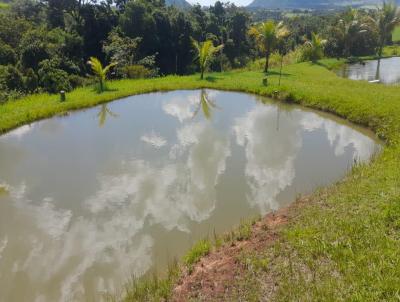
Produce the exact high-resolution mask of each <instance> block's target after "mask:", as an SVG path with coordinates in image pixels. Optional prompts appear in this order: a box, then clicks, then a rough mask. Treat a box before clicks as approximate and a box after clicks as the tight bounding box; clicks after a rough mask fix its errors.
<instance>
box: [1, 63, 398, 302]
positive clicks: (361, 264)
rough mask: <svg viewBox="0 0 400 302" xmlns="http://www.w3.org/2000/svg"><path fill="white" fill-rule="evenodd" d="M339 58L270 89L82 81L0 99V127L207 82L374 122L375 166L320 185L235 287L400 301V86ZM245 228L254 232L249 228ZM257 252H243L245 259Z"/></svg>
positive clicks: (213, 78)
mask: <svg viewBox="0 0 400 302" xmlns="http://www.w3.org/2000/svg"><path fill="white" fill-rule="evenodd" d="M338 63H340V61H339V62H338V61H336V60H323V61H321V62H320V63H319V64H310V63H301V64H294V65H288V66H285V67H284V70H283V72H284V76H283V78H282V85H281V86H278V85H277V83H278V75H277V74H276V73H275V70H272V72H273V73H272V75H270V76H269V86H267V87H265V86H263V85H262V78H263V74H262V73H261V72H259V71H233V72H226V73H221V74H218V73H215V74H209V75H206V80H204V81H200V80H199V76H198V75H194V76H185V77H178V76H169V77H165V78H159V79H151V80H121V81H115V82H112V83H109V87H110V88H111V89H113V91H108V92H105V93H103V94H97V93H95V92H94V91H93V90H92V89H91V88H81V89H78V90H75V91H73V92H71V93H69V94H68V95H67V102H65V103H60V102H59V101H58V96H54V95H34V96H30V97H26V98H24V99H21V100H18V101H13V102H8V103H6V104H4V105H0V132H5V131H7V130H9V129H12V128H14V127H17V126H18V125H22V124H25V123H28V122H32V121H34V120H38V119H41V118H45V117H50V116H53V115H55V114H64V113H65V112H67V111H69V110H73V109H79V108H83V107H89V106H93V105H96V104H99V103H103V102H107V101H110V100H113V99H116V98H120V97H124V96H128V95H131V94H138V93H145V92H151V91H158V90H162V91H163V90H174V89H195V88H202V87H207V88H216V89H223V90H234V91H243V92H249V93H254V94H258V95H264V96H274V97H276V98H277V99H280V100H285V101H290V102H295V103H299V104H302V105H304V106H308V107H312V108H316V109H320V110H324V111H329V112H333V113H335V114H337V115H338V116H341V117H344V118H346V119H348V120H350V121H352V122H355V123H357V124H360V125H364V126H366V127H369V128H370V129H372V130H373V131H374V132H375V133H376V134H377V135H378V136H379V137H381V138H382V139H384V140H385V142H386V145H385V147H384V148H383V150H382V152H381V154H380V155H379V156H377V157H376V158H375V159H374V160H373V161H372V162H371V163H370V164H367V165H360V166H357V167H355V168H354V169H353V170H352V171H351V173H349V175H348V176H347V177H346V178H345V179H344V180H342V181H341V182H339V183H337V184H334V185H332V186H331V187H329V188H327V189H323V190H320V191H318V192H315V193H314V194H313V196H312V198H311V200H312V201H311V202H310V203H309V204H308V205H307V206H305V207H304V208H302V209H301V210H300V211H299V212H298V213H296V216H295V217H294V218H292V220H291V223H290V224H289V225H288V226H286V227H285V228H283V229H282V230H281V231H280V236H279V238H280V239H279V241H278V242H277V244H276V245H274V246H272V247H269V248H267V249H266V250H264V251H262V253H261V254H258V255H257V257H259V258H260V259H259V260H260V262H259V264H257V263H256V264H257V265H258V266H260V267H261V268H262V269H253V270H251V271H250V267H253V266H254V265H253V266H250V265H247V266H246V265H245V267H248V268H249V269H248V270H247V271H246V272H245V273H244V274H243V278H242V279H241V278H239V279H238V280H237V282H238V283H237V284H238V286H239V287H240V288H241V291H240V293H239V294H237V293H236V294H237V295H240V297H238V299H239V298H241V297H252V298H251V299H252V300H253V298H254V295H255V291H253V290H252V289H254V288H259V289H260V291H259V293H258V294H257V295H259V296H265V295H271V293H272V294H273V297H272V298H273V299H274V300H277V301H333V300H346V301H398V300H399V296H400V227H399V226H400V86H384V85H371V84H369V83H366V82H362V81H350V80H347V79H342V78H339V77H337V76H336V75H335V74H334V73H332V72H330V71H329V70H328V69H327V68H330V67H332V66H334V65H336V64H338ZM242 235H243V236H244V237H246V236H248V232H247V231H246V228H244V229H243V230H242ZM195 250H196V251H195V252H194V251H192V255H191V256H190V257H188V258H186V259H185V262H187V263H192V264H193V263H195V261H197V260H198V257H201V256H200V255H204V252H205V251H207V250H208V245H207V244H204V246H201V247H199V248H198V249H197V248H195ZM251 257H253V258H254V255H243V259H248V258H251ZM188 259H190V260H188ZM267 275H268V276H271V275H273V276H274V279H275V281H274V282H275V283H276V284H279V287H278V288H277V289H276V288H275V287H274V288H273V290H270V287H268V286H267V285H265V284H263V282H265V281H264V280H267V279H268V278H266V277H265V276H267ZM173 280H174V279H173V278H170V279H167V281H165V282H166V283H162V282H164V281H162V282H161V281H157V282H153V283H149V284H148V285H146V286H144V289H140V290H137V291H136V292H142V293H143V292H144V293H147V294H148V296H146V299H142V301H145V300H153V299H152V296H151V293H150V292H157V288H158V287H160V288H162V290H161V292H162V294H155V296H154V297H160V296H165V295H169V294H170V292H168V291H170V290H171V288H172V283H173V282H172V281H173ZM160 282H161V283H160ZM160 284H161V285H160ZM165 284H166V285H165ZM257 284H258V285H259V286H256V285H257ZM159 285H160V286H159ZM233 285H234V284H233ZM246 285H249V286H248V289H247V290H246V288H247V287H246ZM133 288H142V287H141V286H139V285H136V287H135V286H133ZM250 291H252V292H250ZM257 292H258V291H257ZM236 294H235V295H236ZM157 295H158V296H157ZM235 295H233V297H236V296H235ZM129 297H131V299H128V300H126V301H140V300H141V299H140V297H143V296H135V295H133V294H131V296H129ZM137 297H139V298H137ZM255 299H256V298H255ZM154 300H157V299H154ZM236 300H237V299H236ZM242 300H243V299H242Z"/></svg>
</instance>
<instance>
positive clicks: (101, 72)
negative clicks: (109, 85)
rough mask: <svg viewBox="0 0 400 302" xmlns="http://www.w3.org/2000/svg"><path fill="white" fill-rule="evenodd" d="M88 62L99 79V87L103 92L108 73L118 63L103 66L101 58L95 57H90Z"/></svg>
mask: <svg viewBox="0 0 400 302" xmlns="http://www.w3.org/2000/svg"><path fill="white" fill-rule="evenodd" d="M88 64H89V65H90V66H91V67H92V71H93V73H94V74H95V76H96V78H97V80H98V81H99V88H100V92H103V91H104V89H105V82H106V76H107V73H108V72H109V71H110V69H111V68H112V67H114V66H115V65H117V63H115V62H114V63H111V64H109V65H107V66H106V67H104V68H103V65H102V64H101V62H100V61H99V59H97V58H95V57H90V60H89V61H88Z"/></svg>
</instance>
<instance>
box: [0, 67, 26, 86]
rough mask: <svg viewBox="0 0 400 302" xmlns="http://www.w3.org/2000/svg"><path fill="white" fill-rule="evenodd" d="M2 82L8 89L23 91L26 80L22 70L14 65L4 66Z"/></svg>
mask: <svg viewBox="0 0 400 302" xmlns="http://www.w3.org/2000/svg"><path fill="white" fill-rule="evenodd" d="M1 73H2V74H1V76H2V83H3V85H5V86H6V89H8V90H18V91H21V90H23V88H24V81H23V78H22V74H21V72H20V71H19V70H18V69H17V68H15V67H14V66H11V65H9V66H7V67H5V68H2V72H1Z"/></svg>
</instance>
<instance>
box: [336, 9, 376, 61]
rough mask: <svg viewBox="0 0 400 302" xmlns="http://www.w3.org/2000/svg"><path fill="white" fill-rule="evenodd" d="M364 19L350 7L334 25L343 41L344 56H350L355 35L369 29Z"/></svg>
mask: <svg viewBox="0 0 400 302" xmlns="http://www.w3.org/2000/svg"><path fill="white" fill-rule="evenodd" d="M364 21H365V18H363V17H362V16H361V15H360V14H359V11H358V10H357V9H354V8H350V9H349V10H348V11H347V12H346V14H345V16H344V17H343V18H342V19H340V20H339V22H338V24H337V26H335V27H334V29H335V30H336V33H337V35H338V37H339V38H340V40H341V41H343V42H342V43H343V55H344V56H345V57H348V56H350V52H351V47H352V45H353V43H354V41H355V37H356V36H357V35H360V34H364V33H366V32H368V31H370V30H371V28H370V26H369V25H368V22H364Z"/></svg>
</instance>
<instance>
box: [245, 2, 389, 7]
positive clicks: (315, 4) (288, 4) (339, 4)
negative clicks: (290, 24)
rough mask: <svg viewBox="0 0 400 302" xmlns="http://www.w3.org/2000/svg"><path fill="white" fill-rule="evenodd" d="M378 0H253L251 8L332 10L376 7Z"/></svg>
mask: <svg viewBox="0 0 400 302" xmlns="http://www.w3.org/2000/svg"><path fill="white" fill-rule="evenodd" d="M381 2H382V1H380V0H356V1H351V0H253V2H251V3H250V4H249V5H248V7H252V8H334V7H343V6H362V5H377V4H380V3H381Z"/></svg>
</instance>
